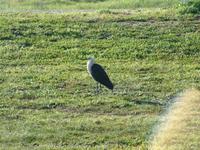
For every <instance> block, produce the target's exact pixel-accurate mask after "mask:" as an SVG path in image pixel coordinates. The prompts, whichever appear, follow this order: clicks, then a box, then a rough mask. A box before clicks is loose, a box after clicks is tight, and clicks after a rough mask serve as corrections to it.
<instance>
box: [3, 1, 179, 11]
mask: <svg viewBox="0 0 200 150" xmlns="http://www.w3.org/2000/svg"><path fill="white" fill-rule="evenodd" d="M179 3H180V1H179V0H43V1H41V0H0V4H1V5H0V8H1V10H26V9H28V10H30V9H31V10H35V9H37V10H38V9H39V10H52V9H59V10H60V9H135V8H160V7H163V8H168V7H171V6H176V5H178V4H179Z"/></svg>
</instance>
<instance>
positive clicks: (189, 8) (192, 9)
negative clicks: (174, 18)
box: [181, 0, 200, 14]
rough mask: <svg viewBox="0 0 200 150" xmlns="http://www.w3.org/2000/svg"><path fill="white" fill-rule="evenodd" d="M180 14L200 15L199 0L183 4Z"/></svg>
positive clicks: (191, 0)
mask: <svg viewBox="0 0 200 150" xmlns="http://www.w3.org/2000/svg"><path fill="white" fill-rule="evenodd" d="M181 14H200V0H190V1H188V2H186V3H184V4H183V8H182V9H181Z"/></svg>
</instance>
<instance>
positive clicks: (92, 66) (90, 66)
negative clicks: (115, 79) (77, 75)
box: [87, 57, 114, 92]
mask: <svg viewBox="0 0 200 150" xmlns="http://www.w3.org/2000/svg"><path fill="white" fill-rule="evenodd" d="M87 70H88V72H89V74H90V75H91V76H92V78H93V79H94V80H95V81H96V82H97V92H98V90H99V89H98V88H99V87H98V83H100V88H101V84H102V85H104V86H105V87H107V88H108V89H110V90H113V87H114V86H113V84H112V82H111V81H110V79H109V77H108V75H107V73H106V72H105V70H104V69H103V67H102V66H100V65H99V64H96V63H95V61H94V58H92V57H90V58H88V62H87Z"/></svg>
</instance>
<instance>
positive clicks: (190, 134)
mask: <svg viewBox="0 0 200 150" xmlns="http://www.w3.org/2000/svg"><path fill="white" fill-rule="evenodd" d="M199 141H200V91H198V90H196V89H190V90H186V91H185V92H184V93H183V94H181V96H180V97H179V98H177V101H176V102H175V104H174V105H173V106H172V108H171V109H170V111H169V113H168V114H167V115H166V116H165V118H164V121H163V122H162V123H161V127H160V129H159V130H158V133H157V135H156V136H155V137H154V140H153V142H152V146H151V149H152V150H174V149H179V150H182V149H198V147H200V143H199Z"/></svg>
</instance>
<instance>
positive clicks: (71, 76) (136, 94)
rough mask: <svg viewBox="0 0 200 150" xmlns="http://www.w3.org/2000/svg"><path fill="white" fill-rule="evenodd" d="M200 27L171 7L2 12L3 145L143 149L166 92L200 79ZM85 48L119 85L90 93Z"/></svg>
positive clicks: (0, 127) (0, 137)
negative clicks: (82, 11)
mask: <svg viewBox="0 0 200 150" xmlns="http://www.w3.org/2000/svg"><path fill="white" fill-rule="evenodd" d="M199 29H200V24H199V21H198V20H194V19H192V18H190V19H188V18H185V19H183V18H182V19H181V18H179V17H178V16H177V15H175V11H174V10H170V9H167V10H159V9H156V10H155V11H152V10H149V9H148V10H144V12H140V11H131V12H126V11H125V12H124V11H99V12H95V13H64V14H38V13H36V14H32V13H1V14H0V32H1V34H0V68H1V73H0V91H1V92H0V145H1V149H31V148H36V149H72V148H74V149H80V148H90V149H96V148H99V147H100V148H102V149H103V147H109V149H112V148H113V149H120V148H121V149H134V148H135V149H137V148H142V149H145V148H146V147H148V138H149V136H150V134H151V129H152V128H153V125H154V124H155V123H156V122H157V119H158V116H159V114H160V113H161V112H162V111H163V110H164V108H165V105H164V104H165V103H166V102H167V101H168V100H169V98H170V97H171V96H173V95H174V94H175V93H177V92H178V91H181V90H182V89H185V88H188V87H191V86H196V87H199V81H200V80H199V72H200V68H199V61H200V57H199V53H200V52H199V49H200V45H199V43H200V36H199V32H200V30H199ZM88 56H95V57H96V58H97V59H96V61H97V62H98V63H100V64H102V65H103V66H104V67H105V68H106V70H107V71H108V73H109V75H110V78H111V79H112V81H113V82H114V84H115V90H114V93H112V92H110V91H108V90H106V89H103V91H102V92H101V93H100V94H98V95H96V94H95V93H94V88H95V82H94V81H93V80H92V79H91V77H90V76H89V75H88V73H87V71H86V62H87V58H88ZM161 104H162V105H161Z"/></svg>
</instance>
